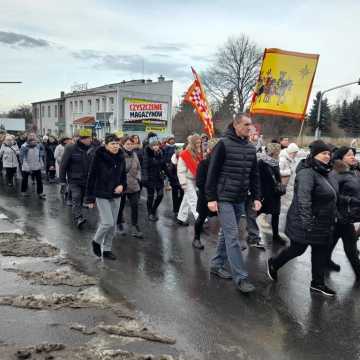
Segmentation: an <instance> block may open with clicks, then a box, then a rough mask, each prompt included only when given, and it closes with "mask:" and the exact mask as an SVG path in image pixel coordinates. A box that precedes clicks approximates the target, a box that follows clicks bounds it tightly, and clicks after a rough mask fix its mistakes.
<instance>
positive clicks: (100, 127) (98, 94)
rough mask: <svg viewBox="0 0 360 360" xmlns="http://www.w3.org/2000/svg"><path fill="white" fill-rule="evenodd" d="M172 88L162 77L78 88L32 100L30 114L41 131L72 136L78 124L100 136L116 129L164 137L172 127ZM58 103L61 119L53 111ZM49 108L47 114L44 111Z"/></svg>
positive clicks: (170, 82)
mask: <svg viewBox="0 0 360 360" xmlns="http://www.w3.org/2000/svg"><path fill="white" fill-rule="evenodd" d="M172 89H173V82H172V81H166V80H165V79H164V77H162V76H160V77H159V79H158V81H157V82H153V81H151V80H133V81H127V82H125V81H123V82H121V83H115V84H109V85H104V86H100V87H96V88H91V89H79V90H77V91H73V92H71V93H67V94H63V97H61V98H60V99H53V100H48V101H41V102H38V103H33V112H34V114H33V115H34V119H35V120H36V121H37V125H38V130H39V132H40V133H41V134H44V133H47V132H49V130H50V131H51V132H52V133H54V132H55V133H57V134H59V133H61V132H62V133H64V132H65V134H66V135H73V134H74V133H75V132H76V131H77V130H78V129H79V128H81V127H92V128H93V129H94V131H96V132H97V134H98V136H99V137H103V136H104V134H105V133H107V132H113V131H116V130H122V131H124V132H127V133H137V134H138V135H140V136H141V137H144V136H145V135H146V133H147V132H149V131H154V132H157V133H159V135H164V136H165V135H168V134H170V133H171V128H172V124H171V108H172ZM60 103H61V105H63V108H64V110H65V117H64V120H63V121H61V119H59V112H58V113H57V116H58V117H57V118H56V117H55V113H53V112H52V109H53V108H55V105H56V104H57V106H58V109H59V106H60ZM49 107H50V113H47V111H48V108H49ZM39 111H40V113H39ZM43 111H45V114H44V112H43ZM39 114H40V115H41V116H39ZM48 114H50V115H49V116H47V115H48ZM36 115H37V116H36ZM52 115H54V116H52ZM54 127H55V129H56V128H57V131H54V130H53V129H54Z"/></svg>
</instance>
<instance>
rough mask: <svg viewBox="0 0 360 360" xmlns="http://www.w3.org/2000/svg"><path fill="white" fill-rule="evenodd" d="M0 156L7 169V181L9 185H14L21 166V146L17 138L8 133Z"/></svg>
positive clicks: (0, 150)
mask: <svg viewBox="0 0 360 360" xmlns="http://www.w3.org/2000/svg"><path fill="white" fill-rule="evenodd" d="M0 158H1V159H2V162H3V167H4V169H5V171H6V182H7V184H8V186H10V187H11V186H13V185H14V175H16V171H17V168H18V166H19V147H18V146H17V144H16V142H15V138H14V137H13V136H12V135H10V134H7V135H6V136H5V140H4V142H3V144H2V145H1V149H0Z"/></svg>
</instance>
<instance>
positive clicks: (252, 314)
mask: <svg viewBox="0 0 360 360" xmlns="http://www.w3.org/2000/svg"><path fill="white" fill-rule="evenodd" d="M45 193H46V194H47V197H48V200H47V201H40V200H38V199H37V198H36V197H32V198H26V199H23V198H21V197H20V196H19V195H18V193H17V192H16V191H15V190H10V191H9V190H8V189H6V187H5V186H4V185H3V184H2V183H0V194H1V196H0V207H1V208H2V209H4V210H5V211H6V213H7V214H9V215H10V217H11V218H12V219H13V220H14V221H15V222H16V223H17V224H18V225H19V226H21V227H22V228H23V229H24V230H25V231H29V232H31V233H33V234H35V235H37V236H39V237H42V238H44V239H46V240H48V241H49V242H51V243H53V244H54V245H56V246H58V247H60V248H61V249H64V251H65V252H67V253H68V254H69V256H70V257H71V258H72V259H73V260H75V261H76V262H77V264H78V265H79V266H80V267H81V268H82V269H83V270H84V271H86V272H87V273H89V274H95V273H96V274H100V277H101V282H100V286H101V287H102V288H103V289H104V290H105V291H106V292H107V293H108V294H109V296H111V297H113V298H114V299H116V298H121V299H123V297H125V298H126V299H127V300H128V301H129V302H130V303H131V304H133V305H134V306H135V307H136V308H137V309H138V311H139V313H140V315H141V317H142V318H143V319H145V321H148V322H149V324H152V326H155V327H156V328H157V329H158V330H159V331H161V332H162V333H163V334H166V335H170V336H174V337H176V338H177V344H176V348H177V349H178V350H179V351H181V352H184V353H185V354H186V355H187V356H186V358H187V359H225V360H226V359H248V360H250V359H251V360H253V359H254V360H255V359H274V360H275V359H276V360H280V359H299V360H300V359H301V360H302V359H329V360H332V359H334V360H335V359H336V360H340V359H347V360H348V359H359V358H360V343H359V341H358V340H359V336H360V321H359V320H360V300H359V299H360V288H357V287H354V276H353V274H352V271H351V269H350V267H349V264H348V262H347V260H346V259H345V256H344V254H343V250H342V246H341V245H339V246H338V247H337V249H336V252H335V256H334V259H335V261H337V262H338V263H340V264H341V265H342V271H341V272H340V273H332V274H330V276H329V284H330V285H331V286H332V287H333V288H335V289H336V290H337V292H338V296H337V298H336V299H327V298H323V297H321V296H319V295H314V294H310V292H309V283H310V272H311V270H310V259H309V255H310V254H309V251H307V252H306V254H305V255H304V256H302V257H300V258H298V259H297V260H294V261H292V262H291V263H290V264H287V265H286V266H285V267H284V268H283V269H282V270H281V271H280V272H279V282H278V283H277V284H273V283H271V282H270V281H269V280H268V279H267V276H266V273H265V271H266V266H265V264H266V259H267V257H268V256H269V255H270V254H271V253H272V252H276V251H278V250H279V249H278V248H277V247H275V246H274V247H273V246H272V245H271V244H269V245H268V248H267V250H266V251H261V250H258V249H249V250H246V251H244V252H243V255H244V257H245V260H246V263H247V265H248V268H249V273H250V278H251V280H252V281H253V282H254V283H255V285H256V287H257V291H256V293H254V294H251V295H249V296H244V295H241V294H239V293H238V292H237V291H236V290H235V289H234V286H233V284H232V282H231V281H230V282H229V281H225V280H220V279H217V278H214V277H213V276H210V275H209V260H210V258H211V256H212V255H213V253H214V249H215V246H216V233H217V220H216V219H212V220H211V221H210V223H209V224H208V225H207V227H206V234H204V236H203V239H204V242H205V244H206V249H205V251H203V252H199V251H195V250H194V249H193V248H192V247H191V239H192V235H193V229H192V227H189V228H179V227H178V226H177V225H175V223H174V221H173V218H172V213H171V211H170V200H171V199H170V195H169V194H167V196H166V198H165V199H164V201H163V204H162V205H161V207H160V210H159V216H160V219H161V220H160V221H159V222H158V223H156V224H153V223H148V222H147V220H146V213H145V204H144V201H143V200H142V204H141V210H140V214H141V215H140V225H141V228H142V230H143V231H144V233H145V234H146V236H145V238H144V239H143V240H139V239H134V238H131V237H130V236H120V235H119V236H118V237H117V238H116V240H115V242H114V252H115V254H116V255H117V257H118V260H117V261H115V262H109V261H106V262H105V264H101V263H100V261H99V260H97V259H95V258H94V257H93V256H92V255H91V253H90V248H89V244H90V241H91V239H92V236H93V234H94V231H95V229H96V221H97V217H96V210H93V211H91V210H87V209H85V210H84V213H85V214H86V216H87V217H88V219H89V223H88V225H87V227H86V228H85V229H84V230H82V231H79V230H77V229H75V228H74V227H73V226H72V224H71V217H70V212H71V211H70V208H68V207H65V206H64V205H63V204H62V201H61V198H60V196H59V194H58V188H57V186H56V185H50V186H48V185H46V186H45ZM127 219H129V216H127ZM263 237H264V239H265V240H269V239H270V238H271V237H270V236H269V235H267V234H263Z"/></svg>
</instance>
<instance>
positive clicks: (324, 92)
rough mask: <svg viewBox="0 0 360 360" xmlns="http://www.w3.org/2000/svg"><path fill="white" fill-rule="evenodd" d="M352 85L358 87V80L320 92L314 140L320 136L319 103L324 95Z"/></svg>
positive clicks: (359, 82) (359, 81) (359, 80)
mask: <svg viewBox="0 0 360 360" xmlns="http://www.w3.org/2000/svg"><path fill="white" fill-rule="evenodd" d="M354 84H358V85H360V78H359V79H358V80H357V81H352V82H349V83H346V84H343V85H338V86H334V87H332V88H330V89H327V90H324V91H320V99H319V104H318V109H317V116H316V129H315V140H318V139H319V137H320V135H321V130H320V115H321V101H322V99H323V96H324V94H326V93H327V92H329V91H332V90H336V89H340V88H343V87H345V86H349V85H354Z"/></svg>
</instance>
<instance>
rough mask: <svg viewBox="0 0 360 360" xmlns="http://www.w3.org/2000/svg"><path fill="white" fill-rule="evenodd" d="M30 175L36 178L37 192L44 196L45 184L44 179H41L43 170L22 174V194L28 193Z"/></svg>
mask: <svg viewBox="0 0 360 360" xmlns="http://www.w3.org/2000/svg"><path fill="white" fill-rule="evenodd" d="M30 174H31V176H34V177H35V180H36V192H37V193H38V194H42V193H43V191H44V189H43V182H42V177H41V170H36V171H31V172H28V171H23V172H22V181H21V192H26V191H27V189H28V182H29V176H30Z"/></svg>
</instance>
